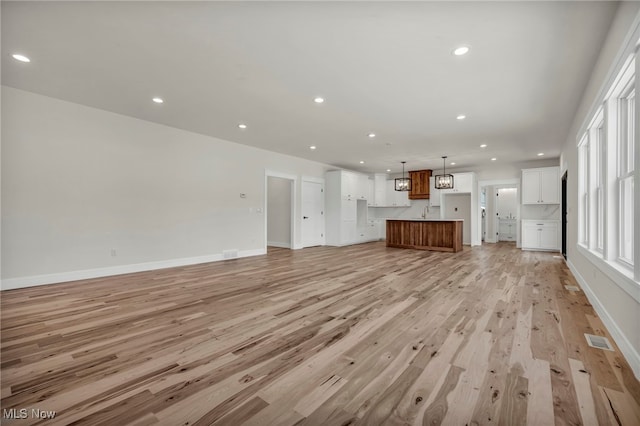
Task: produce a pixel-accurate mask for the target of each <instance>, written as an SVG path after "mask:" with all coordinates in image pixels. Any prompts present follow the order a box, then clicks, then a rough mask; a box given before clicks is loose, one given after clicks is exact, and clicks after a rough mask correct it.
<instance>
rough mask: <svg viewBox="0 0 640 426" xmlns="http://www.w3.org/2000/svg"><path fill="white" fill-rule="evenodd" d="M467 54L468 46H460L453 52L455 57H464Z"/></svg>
mask: <svg viewBox="0 0 640 426" xmlns="http://www.w3.org/2000/svg"><path fill="white" fill-rule="evenodd" d="M467 53H469V46H460V47H457V48H456V49H455V50H454V51H453V54H454V55H456V56H462V55H466V54H467Z"/></svg>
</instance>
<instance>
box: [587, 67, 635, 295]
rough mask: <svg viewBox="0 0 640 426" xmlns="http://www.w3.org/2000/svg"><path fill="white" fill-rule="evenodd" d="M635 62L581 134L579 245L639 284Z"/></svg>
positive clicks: (621, 74) (617, 80)
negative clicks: (635, 183) (635, 266)
mask: <svg viewBox="0 0 640 426" xmlns="http://www.w3.org/2000/svg"><path fill="white" fill-rule="evenodd" d="M635 70H636V65H635V58H634V56H630V57H629V58H628V59H627V61H626V62H625V63H624V65H623V66H622V67H621V70H620V72H619V73H618V75H617V76H616V78H615V79H614V80H613V83H612V84H611V87H610V88H609V90H608V92H607V93H606V94H605V96H604V99H602V104H601V105H602V106H600V107H598V108H597V110H596V111H595V112H594V113H593V115H592V116H591V117H589V118H590V120H589V121H588V124H587V125H586V126H585V127H584V128H583V130H582V132H581V133H580V135H581V137H580V142H579V143H578V197H579V198H578V243H579V245H580V246H581V247H582V249H583V250H587V253H589V255H591V256H595V257H594V258H593V259H600V260H594V261H599V262H603V263H601V265H603V268H605V269H606V268H610V267H613V269H616V270H617V271H619V272H623V274H626V276H627V277H631V278H632V279H634V280H635V281H636V282H637V281H638V277H639V276H640V270H636V269H635V268H634V263H637V262H634V256H636V254H635V253H634V251H635V244H637V242H636V241H635V235H634V228H635V227H637V226H638V224H636V223H635V221H636V218H635V216H636V215H635V212H634V200H635V197H636V194H635V191H636V188H635V187H634V180H635V155H636V152H635V150H636V149H637V148H636V146H635V145H636V144H637V141H636V138H637V137H638V135H636V132H635V122H636V96H635Z"/></svg>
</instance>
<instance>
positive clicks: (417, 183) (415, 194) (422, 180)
mask: <svg viewBox="0 0 640 426" xmlns="http://www.w3.org/2000/svg"><path fill="white" fill-rule="evenodd" d="M431 173H432V171H431V170H413V171H409V178H410V179H411V191H409V199H410V200H428V199H429V179H431Z"/></svg>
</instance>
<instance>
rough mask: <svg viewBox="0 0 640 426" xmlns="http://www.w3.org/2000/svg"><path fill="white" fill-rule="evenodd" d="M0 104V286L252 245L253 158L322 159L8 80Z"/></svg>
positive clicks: (303, 169)
mask: <svg viewBox="0 0 640 426" xmlns="http://www.w3.org/2000/svg"><path fill="white" fill-rule="evenodd" d="M2 115H3V116H2V121H3V126H2V280H3V281H2V288H3V289H6V288H15V287H21V286H28V285H35V284H43V283H49V282H59V281H67V280H70V279H80V278H86V277H91V276H101V275H110V274H115V273H124V272H131V271H135V270H145V269H154V268H159V267H166V266H174V265H179V264H187V263H197V262H202V261H208V260H217V259H220V258H222V255H223V251H225V250H238V253H239V255H240V256H243V255H253V254H260V253H264V251H265V248H266V241H265V235H266V229H265V218H264V213H263V210H264V208H265V197H264V192H265V191H264V189H265V169H269V170H275V171H279V172H282V173H286V174H290V175H295V176H298V177H301V176H302V175H303V174H304V175H305V176H313V177H319V178H322V177H323V176H324V172H325V170H327V169H328V168H329V166H327V165H323V164H320V163H315V162H312V161H307V160H302V159H299V158H295V157H291V156H286V155H281V154H277V153H273V152H270V151H265V150H260V149H256V148H252V147H248V146H244V145H239V144H235V143H231V142H227V141H223V140H220V139H216V138H211V137H208V136H203V135H200V134H195V133H191V132H187V131H184V130H179V129H175V128H171V127H167V126H163V125H159V124H155V123H150V122H146V121H142V120H139V119H134V118H131V117H126V116H123V115H118V114H114V113H110V112H106V111H103V110H98V109H95V108H89V107H85V106H82V105H78V104H74V103H70V102H65V101H61V100H58V99H53V98H49V97H45V96H41V95H37V94H34V93H30V92H25V91H21V90H17V89H13V88H10V87H3V90H2ZM296 192H297V193H296V194H295V199H296V203H297V209H298V211H299V209H300V204H299V203H300V188H299V186H298V188H297V190H296ZM241 193H243V194H246V198H241V197H240V194H241ZM300 226H301V224H300V219H299V218H296V219H295V232H294V238H293V240H294V241H293V242H294V246H295V245H300V244H301V242H300V232H299V230H300ZM112 250H113V251H112ZM112 254H115V256H112Z"/></svg>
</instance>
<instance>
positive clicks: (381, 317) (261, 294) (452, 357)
mask: <svg viewBox="0 0 640 426" xmlns="http://www.w3.org/2000/svg"><path fill="white" fill-rule="evenodd" d="M564 285H574V286H577V285H578V284H577V283H576V281H575V279H574V278H573V276H572V275H571V273H570V272H569V271H568V269H567V268H566V266H565V264H564V262H563V260H562V259H561V258H558V257H557V256H554V254H553V253H542V252H522V251H520V250H518V249H516V248H515V246H514V245H513V244H512V243H499V244H493V245H486V246H483V247H473V248H470V247H465V248H464V250H463V251H461V252H459V253H455V254H452V253H441V252H425V251H420V250H405V249H394V248H387V247H385V245H384V242H378V243H370V244H362V245H357V246H350V247H342V248H335V247H317V248H308V249H303V250H297V251H290V250H286V249H271V248H270V249H269V253H268V254H267V255H265V256H259V257H252V258H245V259H236V260H229V261H224V262H217V263H210V264H202V265H194V266H189V267H180V268H172V269H165V270H159V271H153V272H145V273H137V274H130V275H122V276H117V277H108V278H102V279H94V280H86V281H78V282H73V283H64V284H54V285H49V286H42V287H32V288H28V289H20V290H11V291H5V292H2V293H1V295H0V297H1V299H2V300H1V319H2V326H1V329H2V335H1V342H2V343H1V362H2V365H1V379H2V383H1V385H0V388H1V391H2V403H1V405H2V409H3V417H4V418H3V421H2V424H19V425H28V424H46V425H69V424H73V425H118V426H123V425H137V426H143V425H154V424H162V425H239V424H246V425H258V426H267V425H338V426H346V425H437V424H447V425H508V426H514V425H554V424H555V425H630V426H632V425H635V426H637V425H640V384H639V383H638V381H637V380H636V379H635V378H634V376H633V373H632V372H631V370H630V368H629V365H628V364H627V362H626V361H625V360H624V359H623V357H622V356H621V353H620V351H619V350H618V348H617V347H616V351H615V352H609V351H602V350H598V349H594V348H591V347H589V346H588V345H587V343H586V340H585V338H584V335H583V333H592V334H598V335H603V336H606V337H608V338H609V340H610V341H612V342H613V340H612V339H611V336H610V335H609V334H608V333H607V331H606V330H605V328H604V326H603V324H602V322H601V321H600V319H599V318H598V316H597V315H596V314H595V312H594V310H593V308H592V307H591V305H590V304H589V303H588V301H587V299H586V297H585V296H584V294H583V293H582V292H576V291H568V290H566V289H565V288H564ZM11 409H15V410H14V411H11ZM32 409H38V410H41V411H42V412H41V413H40V415H41V416H47V415H50V413H49V412H51V411H53V412H55V417H54V418H53V419H42V418H38V416H37V415H36V414H38V413H37V412H32V411H31V410H32ZM20 410H25V411H20ZM21 413H26V416H25V417H26V418H24V419H20V420H17V419H9V417H19V416H20V415H21Z"/></svg>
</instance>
